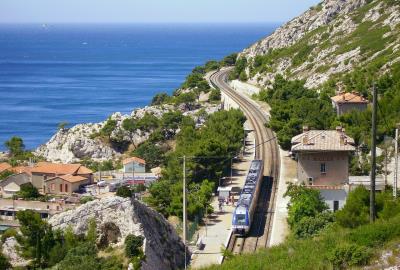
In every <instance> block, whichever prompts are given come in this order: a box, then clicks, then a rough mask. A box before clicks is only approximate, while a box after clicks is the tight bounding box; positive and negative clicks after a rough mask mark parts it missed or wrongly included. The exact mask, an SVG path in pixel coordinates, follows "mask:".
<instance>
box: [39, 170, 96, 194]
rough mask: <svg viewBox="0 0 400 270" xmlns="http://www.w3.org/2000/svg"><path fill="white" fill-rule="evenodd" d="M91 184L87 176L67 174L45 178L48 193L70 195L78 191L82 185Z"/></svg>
mask: <svg viewBox="0 0 400 270" xmlns="http://www.w3.org/2000/svg"><path fill="white" fill-rule="evenodd" d="M88 184H90V180H89V178H87V177H83V176H80V175H71V174H65V175H60V176H56V177H53V178H50V179H47V180H45V187H46V191H45V193H46V194H55V195H70V194H72V193H73V192H78V191H79V188H80V186H84V185H88Z"/></svg>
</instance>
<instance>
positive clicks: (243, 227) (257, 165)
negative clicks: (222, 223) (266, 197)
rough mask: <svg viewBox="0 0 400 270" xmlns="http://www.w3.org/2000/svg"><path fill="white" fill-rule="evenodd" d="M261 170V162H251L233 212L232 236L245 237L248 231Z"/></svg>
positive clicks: (254, 206)
mask: <svg viewBox="0 0 400 270" xmlns="http://www.w3.org/2000/svg"><path fill="white" fill-rule="evenodd" d="M263 169H264V165H263V161H262V160H253V161H252V162H251V165H250V169H249V172H248V174H247V176H246V182H245V184H244V186H243V189H242V191H241V193H240V197H239V200H238V202H237V206H236V209H235V211H234V212H233V219H232V231H233V233H234V234H240V235H245V234H247V233H248V232H249V230H250V227H251V223H252V220H253V217H254V211H255V209H256V205H257V201H258V194H259V193H260V188H261V182H262V180H263Z"/></svg>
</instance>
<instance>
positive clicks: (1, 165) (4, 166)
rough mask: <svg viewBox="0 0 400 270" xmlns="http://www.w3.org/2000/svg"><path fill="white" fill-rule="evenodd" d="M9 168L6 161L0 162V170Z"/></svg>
mask: <svg viewBox="0 0 400 270" xmlns="http://www.w3.org/2000/svg"><path fill="white" fill-rule="evenodd" d="M9 169H11V165H10V164H8V163H7V162H2V163H0V172H3V171H6V170H9Z"/></svg>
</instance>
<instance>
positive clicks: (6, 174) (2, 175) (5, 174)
mask: <svg viewBox="0 0 400 270" xmlns="http://www.w3.org/2000/svg"><path fill="white" fill-rule="evenodd" d="M13 174H14V173H13V172H12V171H9V170H5V171H2V172H1V173H0V180H3V179H6V178H7V177H9V176H11V175H13Z"/></svg>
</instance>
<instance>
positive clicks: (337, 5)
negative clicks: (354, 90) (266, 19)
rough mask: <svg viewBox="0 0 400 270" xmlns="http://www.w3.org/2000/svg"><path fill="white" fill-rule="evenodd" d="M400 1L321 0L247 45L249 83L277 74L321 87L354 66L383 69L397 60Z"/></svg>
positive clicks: (399, 54) (264, 83)
mask: <svg viewBox="0 0 400 270" xmlns="http://www.w3.org/2000/svg"><path fill="white" fill-rule="evenodd" d="M399 25H400V2H399V1H397V0H325V1H323V2H321V3H320V4H318V5H316V6H314V7H312V8H310V9H309V10H307V11H306V12H305V13H304V14H302V15H301V16H299V17H297V18H295V19H293V20H291V21H290V22H288V23H286V24H285V25H283V26H282V27H280V28H279V29H277V30H276V31H275V32H274V33H273V34H272V35H270V36H268V37H266V38H264V39H262V40H260V41H259V42H257V43H256V44H254V45H252V46H250V47H249V48H247V49H245V50H244V51H243V52H242V53H241V54H240V56H244V57H245V58H246V59H247V67H246V73H247V75H248V77H249V78H250V82H253V83H257V84H259V85H261V86H263V87H266V86H268V84H269V83H270V81H271V80H273V78H274V77H275V75H276V74H278V73H279V74H282V75H284V76H286V77H287V78H290V79H304V80H306V86H308V87H311V88H313V87H319V86H321V85H322V84H323V83H325V82H327V81H328V80H329V79H330V78H333V77H339V76H340V75H341V74H344V73H345V72H348V71H351V70H354V69H356V68H358V67H362V68H368V67H371V68H376V67H378V68H379V69H380V72H385V70H386V69H387V67H388V66H390V65H391V64H393V63H395V62H398V61H400V51H399V47H400V45H399V43H400V29H399Z"/></svg>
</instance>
